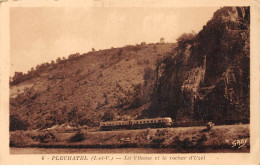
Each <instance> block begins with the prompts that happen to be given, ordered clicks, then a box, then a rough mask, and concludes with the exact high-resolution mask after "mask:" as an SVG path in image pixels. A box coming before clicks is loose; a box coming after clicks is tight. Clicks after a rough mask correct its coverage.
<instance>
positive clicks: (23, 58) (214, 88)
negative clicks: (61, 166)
mask: <svg viewBox="0 0 260 168" xmlns="http://www.w3.org/2000/svg"><path fill="white" fill-rule="evenodd" d="M2 3H4V2H2ZM57 3H58V2H57ZM96 3H99V6H90V7H69V6H67V7H64V6H61V7H59V6H54V7H45V6H36V7H26V6H25V7H23V6H14V7H10V8H9V61H10V62H9V67H8V68H9V75H8V78H9V81H8V85H9V92H8V93H9V95H7V99H9V100H8V111H7V112H6V113H7V114H8V118H9V122H8V124H7V125H8V128H7V129H8V132H9V135H8V143H9V146H8V148H9V155H10V156H12V155H13V156H15V155H19V156H23V154H26V155H34V154H36V155H37V156H38V155H39V157H40V158H41V160H44V159H45V160H47V159H50V160H63V159H64V160H78V159H81V160H99V161H100V160H116V159H117V160H120V159H121V160H132V161H134V160H146V161H147V160H148V161H149V160H153V159H155V160H156V159H158V160H160V159H162V158H163V157H162V158H160V157H161V155H158V158H156V157H155V156H153V155H156V154H166V156H168V155H169V154H209V153H219V154H221V153H223V154H224V153H231V154H232V153H239V154H243V153H244V154H250V151H252V145H251V143H252V140H250V139H251V132H252V130H251V129H250V128H252V127H251V125H252V124H251V119H252V116H251V114H252V113H250V102H251V99H252V98H251V96H250V89H251V88H250V87H251V85H250V83H251V75H250V71H251V70H252V69H250V60H251V56H250V54H251V52H250V37H251V36H250V34H251V33H250V29H251V26H250V20H251V7H250V6H249V5H248V6H238V5H237V6H230V5H229V6H225V5H218V6H190V7H189V6H176V7H174V6H170V7H138V6H137V7H134V6H131V7H125V6H116V5H113V1H109V4H108V5H107V4H106V3H105V1H98V0H97V1H96ZM104 4H105V5H104ZM100 6H101V7H100ZM104 6H105V7H104ZM59 154H61V155H59ZM73 154H78V155H79V157H81V158H77V159H75V156H74V159H73ZM87 154H101V155H102V157H101V156H100V157H99V155H97V156H95V157H90V158H87ZM103 154H109V155H107V156H103ZM113 154H119V155H121V154H126V155H125V156H122V157H116V158H115V157H114V158H113ZM127 154H131V155H129V156H128V155H127ZM137 154H138V155H137ZM149 154H151V155H152V156H150V155H149ZM49 155H52V157H48V156H49ZM70 155H72V156H70ZM61 156H62V157H61ZM181 156H182V155H181ZM181 156H178V157H177V156H174V157H168V158H167V159H168V160H185V159H189V160H206V156H204V155H189V156H187V155H183V156H187V157H183V158H182V157H181Z"/></svg>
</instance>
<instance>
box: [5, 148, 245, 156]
mask: <svg viewBox="0 0 260 168" xmlns="http://www.w3.org/2000/svg"><path fill="white" fill-rule="evenodd" d="M229 152H230V153H240V152H249V151H248V150H234V149H220V150H218V149H204V150H198V149H196V150H177V149H173V148H112V149H110V148H15V147H11V148H10V154H80V153H85V154H86V153H87V154H94V153H98V154H102V153H104V154H107V153H113V154H116V153H129V154H130V153H147V154H152V153H229Z"/></svg>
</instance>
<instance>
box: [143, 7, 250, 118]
mask: <svg viewBox="0 0 260 168" xmlns="http://www.w3.org/2000/svg"><path fill="white" fill-rule="evenodd" d="M249 25H250V9H249V7H224V8H221V9H219V10H218V11H216V12H215V13H214V16H213V18H212V19H211V20H210V21H208V23H207V24H206V26H204V27H203V29H202V30H201V31H200V32H199V33H198V34H197V35H193V37H191V38H189V39H188V38H187V39H185V38H183V39H179V41H178V47H177V48H175V50H174V51H173V52H172V54H171V55H170V56H168V57H167V58H165V59H164V60H162V61H161V62H160V63H159V64H158V66H157V79H156V81H155V85H154V94H153V95H152V97H153V98H152V103H151V106H150V108H149V109H148V110H147V111H146V115H150V116H158V112H160V113H159V115H161V116H170V117H172V118H174V119H176V121H194V120H198V121H208V120H211V121H214V122H216V123H218V122H220V121H221V122H224V123H227V122H234V121H235V122H236V121H243V120H248V119H249V69H250V68H249V62H250V59H249V54H250V53H249V47H250V46H249V34H250V33H249V31H250V27H249Z"/></svg>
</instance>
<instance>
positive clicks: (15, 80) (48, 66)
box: [9, 53, 81, 86]
mask: <svg viewBox="0 0 260 168" xmlns="http://www.w3.org/2000/svg"><path fill="white" fill-rule="evenodd" d="M80 56H81V55H80V54H79V53H76V54H71V55H70V56H69V57H68V59H66V58H65V57H63V58H62V59H61V58H60V57H58V58H57V59H56V61H54V60H52V61H51V63H48V62H45V63H42V64H40V65H36V68H31V69H30V70H28V71H27V73H23V72H15V73H14V76H13V77H10V81H9V83H10V85H11V86H12V85H16V84H19V83H21V82H23V81H26V80H30V79H32V78H35V77H38V76H39V75H40V74H41V73H42V72H44V71H46V70H48V71H50V70H52V69H55V68H57V66H58V65H59V64H63V63H65V62H67V61H72V60H74V59H77V58H79V57H80Z"/></svg>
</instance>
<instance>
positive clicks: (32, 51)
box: [10, 7, 219, 76]
mask: <svg viewBox="0 0 260 168" xmlns="http://www.w3.org/2000/svg"><path fill="white" fill-rule="evenodd" d="M217 9H219V7H193V8H187V7H186V8H104V7H103V8H65V7H52V8H50V7H48V8H35V7H34V8H32V7H31V8H28V7H26V8H22V7H19V8H11V9H10V63H11V66H10V68H11V70H10V72H11V76H12V75H13V74H14V72H15V71H19V72H24V73H25V72H27V71H28V70H29V69H31V67H36V65H37V64H41V63H44V62H50V61H51V60H56V59H57V58H58V57H61V58H62V57H65V58H67V57H68V56H69V55H70V54H73V53H80V54H82V53H87V52H89V51H91V49H92V48H95V49H96V50H99V49H107V48H111V47H122V46H125V45H135V44H140V43H141V42H146V43H156V42H159V40H160V38H161V37H163V38H164V39H165V41H166V42H175V41H176V39H177V38H178V37H179V36H180V35H181V34H182V33H189V32H192V31H195V32H199V31H200V30H201V29H202V27H203V26H204V25H205V24H206V23H207V21H208V20H209V19H211V18H212V16H213V13H214V12H215V11H216V10H217Z"/></svg>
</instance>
